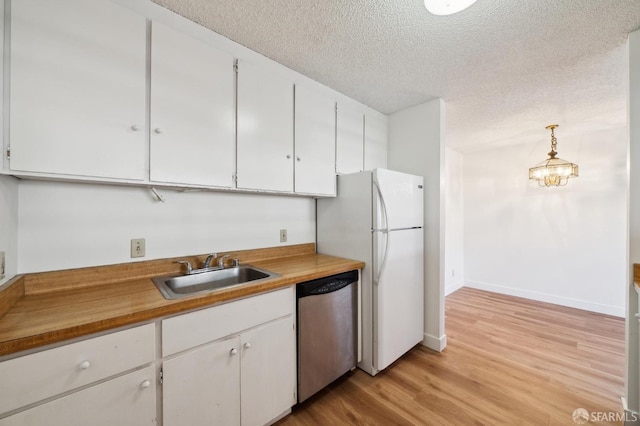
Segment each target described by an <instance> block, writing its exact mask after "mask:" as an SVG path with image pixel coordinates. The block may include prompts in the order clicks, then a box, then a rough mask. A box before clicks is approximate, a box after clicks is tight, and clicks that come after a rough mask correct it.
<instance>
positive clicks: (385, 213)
mask: <svg viewBox="0 0 640 426" xmlns="http://www.w3.org/2000/svg"><path fill="white" fill-rule="evenodd" d="M373 180H374V188H373V192H374V197H375V199H376V202H375V206H374V216H375V217H374V228H375V229H399V228H411V227H418V226H422V224H423V221H424V219H423V209H424V204H423V203H424V194H423V191H424V190H423V186H424V182H423V179H422V177H421V176H414V175H409V174H406V173H400V172H395V171H392V170H387V169H375V170H374V177H373Z"/></svg>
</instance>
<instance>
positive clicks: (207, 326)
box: [162, 287, 295, 356]
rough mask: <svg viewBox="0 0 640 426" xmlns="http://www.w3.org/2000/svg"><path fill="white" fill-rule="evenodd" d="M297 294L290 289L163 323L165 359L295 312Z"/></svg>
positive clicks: (193, 313) (204, 310)
mask: <svg viewBox="0 0 640 426" xmlns="http://www.w3.org/2000/svg"><path fill="white" fill-rule="evenodd" d="M294 307H295V290H294V287H287V288H285V289H282V290H278V291H274V292H271V293H266V294H261V295H259V296H253V297H249V298H246V299H242V300H238V301H236V302H229V303H226V304H224V305H219V306H214V307H213V308H208V309H203V310H201V311H197V312H191V313H189V314H184V315H180V316H177V317H173V318H168V319H166V320H164V321H162V356H167V355H171V354H175V353H177V352H180V351H183V350H186V349H189V348H192V347H194V346H198V345H201V344H203V343H207V342H212V341H214V340H217V339H220V338H222V337H225V336H229V335H231V334H234V333H238V332H240V331H242V330H246V329H248V328H251V327H254V326H256V325H259V324H262V323H265V322H267V321H271V320H273V319H276V318H281V317H283V316H286V315H290V314H292V313H293V312H294Z"/></svg>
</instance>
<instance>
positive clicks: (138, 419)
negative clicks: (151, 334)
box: [0, 366, 156, 426]
mask: <svg viewBox="0 0 640 426" xmlns="http://www.w3.org/2000/svg"><path fill="white" fill-rule="evenodd" d="M155 423H156V380H155V368H154V367H152V366H149V367H146V368H143V369H142V370H138V371H134V372H132V373H129V374H125V375H124V376H120V377H118V378H115V379H113V380H109V381H106V382H104V383H100V384H99V385H95V386H93V387H90V388H87V389H84V390H81V391H79V392H75V393H72V394H70V395H67V396H65V397H63V398H60V399H55V400H53V401H50V402H47V403H46V404H42V405H38V406H37V407H34V408H31V409H29V410H26V411H22V412H20V413H18V414H14V415H13V416H10V417H6V418H4V419H0V426H36V425H51V426H87V425H91V426H115V425H117V426H140V425H151V424H155Z"/></svg>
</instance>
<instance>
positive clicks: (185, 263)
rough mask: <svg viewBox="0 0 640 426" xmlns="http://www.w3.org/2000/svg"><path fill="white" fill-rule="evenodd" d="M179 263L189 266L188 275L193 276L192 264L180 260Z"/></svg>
mask: <svg viewBox="0 0 640 426" xmlns="http://www.w3.org/2000/svg"><path fill="white" fill-rule="evenodd" d="M178 263H181V264H183V265H187V275H189V274H191V271H193V268H192V267H191V263H190V262H189V261H188V260H178Z"/></svg>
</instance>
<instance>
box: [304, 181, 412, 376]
mask: <svg viewBox="0 0 640 426" xmlns="http://www.w3.org/2000/svg"><path fill="white" fill-rule="evenodd" d="M423 200H424V194H423V178H422V177H420V176H413V175H409V174H405V173H400V172H395V171H391V170H386V169H375V170H372V171H364V172H360V173H354V174H349V175H340V176H338V196H337V197H336V198H326V199H319V200H318V201H317V236H316V240H317V251H318V253H323V254H329V255H333V256H340V257H346V258H350V259H356V260H360V261H363V262H365V267H364V269H363V271H362V275H361V277H360V287H359V291H360V306H359V310H360V327H359V332H360V339H359V343H360V345H361V346H360V348H359V358H358V359H359V362H358V367H360V368H361V369H363V370H364V371H366V372H367V373H369V374H371V375H375V374H377V373H378V372H379V371H381V370H383V369H384V368H386V367H388V366H389V365H390V364H391V363H392V362H394V361H395V360H396V359H398V358H399V357H400V356H402V355H403V354H404V353H405V352H407V351H408V350H409V349H411V348H412V347H413V346H415V345H416V344H417V343H419V342H421V341H422V340H423V334H424V230H423V220H424V215H423V208H424V205H423Z"/></svg>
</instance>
